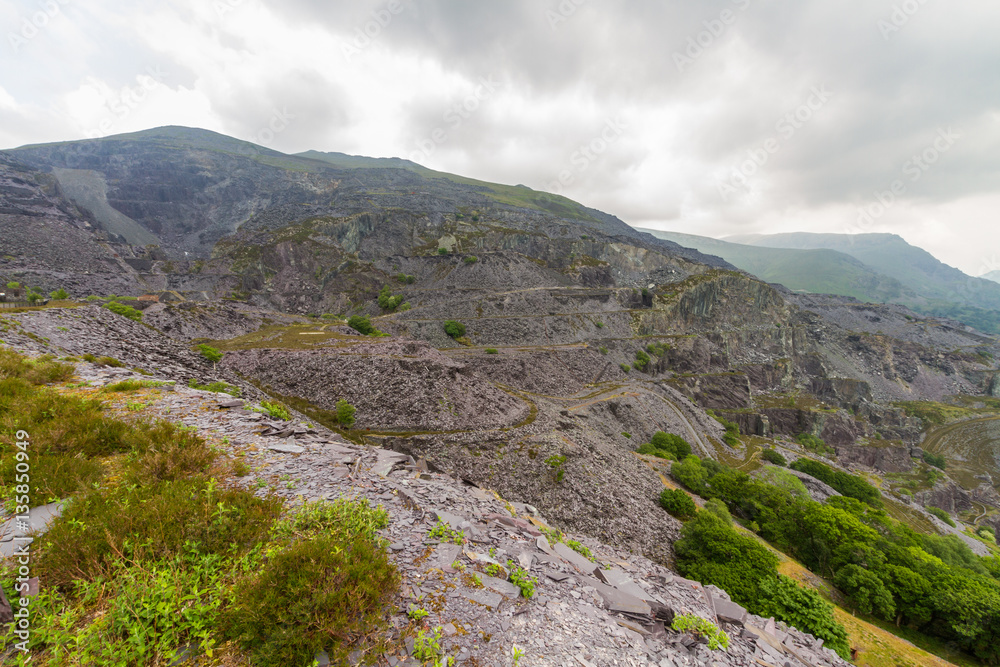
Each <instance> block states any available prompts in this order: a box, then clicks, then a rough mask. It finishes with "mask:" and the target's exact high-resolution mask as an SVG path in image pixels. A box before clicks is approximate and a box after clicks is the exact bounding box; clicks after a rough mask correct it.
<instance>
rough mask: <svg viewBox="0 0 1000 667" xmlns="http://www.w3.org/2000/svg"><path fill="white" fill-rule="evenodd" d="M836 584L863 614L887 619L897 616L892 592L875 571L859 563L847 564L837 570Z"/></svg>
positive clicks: (834, 580) (834, 579) (834, 581)
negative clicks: (870, 570)
mask: <svg viewBox="0 0 1000 667" xmlns="http://www.w3.org/2000/svg"><path fill="white" fill-rule="evenodd" d="M833 583H834V585H836V586H837V588H839V589H840V590H842V591H843V592H844V593H846V594H847V597H848V599H850V601H851V604H852V605H854V608H855V609H857V610H858V611H860V612H861V613H862V614H872V615H875V616H878V617H879V618H881V619H885V620H887V621H891V620H894V619H895V617H896V604H895V602H893V600H892V593H890V592H889V589H888V588H886V586H885V584H884V583H882V580H881V579H880V578H879V577H878V576H877V575H876V574H875V573H874V572H869V571H868V570H866V569H864V568H863V567H861V566H859V565H854V564H851V565H845V566H844V567H842V568H840V569H839V570H837V574H836V576H835V577H834V578H833Z"/></svg>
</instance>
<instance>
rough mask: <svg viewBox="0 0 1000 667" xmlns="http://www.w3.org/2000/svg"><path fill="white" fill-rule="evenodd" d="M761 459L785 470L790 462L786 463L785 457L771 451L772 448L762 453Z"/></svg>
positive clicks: (773, 450) (774, 450)
mask: <svg viewBox="0 0 1000 667" xmlns="http://www.w3.org/2000/svg"><path fill="white" fill-rule="evenodd" d="M760 457H761V458H762V459H764V460H765V461H767V462H768V463H770V464H772V465H776V466H779V467H781V468H784V467H785V466H787V465H788V461H786V460H785V457H784V456H782V454H781V452H779V451H778V450H776V449H771V448H768V449H765V450H764V451H762V452H761V453H760Z"/></svg>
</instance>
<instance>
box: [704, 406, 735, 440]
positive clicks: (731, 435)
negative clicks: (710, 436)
mask: <svg viewBox="0 0 1000 667" xmlns="http://www.w3.org/2000/svg"><path fill="white" fill-rule="evenodd" d="M705 412H706V413H707V414H708V416H710V417H711V418H712V419H714V420H715V421H717V422H719V423H720V424H722V426H723V428H725V429H726V432H725V433H723V434H722V441H723V442H725V443H726V444H727V445H729V446H730V447H739V445H740V438H739V436H740V425H739V424H737V423H736V422H731V421H729V420H728V419H726V418H725V417H722V416H720V415H717V414H715V412H714V411H713V410H706V411H705Z"/></svg>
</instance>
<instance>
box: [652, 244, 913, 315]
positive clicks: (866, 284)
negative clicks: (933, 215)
mask: <svg viewBox="0 0 1000 667" xmlns="http://www.w3.org/2000/svg"><path fill="white" fill-rule="evenodd" d="M639 229H640V231H644V232H647V233H649V234H652V235H653V236H655V237H657V238H660V239H664V240H667V241H673V242H675V243H678V244H680V245H682V246H686V247H688V248H695V249H697V250H699V251H701V252H703V253H705V254H708V255H717V256H719V257H721V258H722V259H724V260H726V261H727V262H729V263H730V264H732V265H733V266H736V267H737V268H740V269H743V270H744V271H746V272H747V273H752V274H753V275H755V276H757V277H758V278H760V279H761V280H766V281H767V282H769V283H780V284H781V285H784V286H785V287H787V288H788V289H790V290H795V291H802V292H810V293H813V294H839V295H841V296H849V297H854V298H856V299H860V300H862V301H871V302H875V303H889V302H899V300H900V299H903V298H909V299H916V294H915V293H914V292H913V291H912V290H910V289H908V288H907V287H905V286H904V285H903V284H902V283H901V282H899V281H898V280H896V279H894V278H890V277H888V276H885V275H882V274H880V273H878V272H876V271H874V270H872V269H871V268H870V267H868V266H866V265H865V264H863V263H862V262H860V261H858V260H857V259H855V258H853V257H851V256H850V255H847V254H845V253H842V252H839V251H836V250H825V249H819V250H786V249H782V248H768V247H758V246H752V245H745V244H740V243H729V242H727V241H720V240H718V239H712V238H708V237H706V236H695V235H692V234H681V233H679V232H663V231H658V230H653V229H641V228H639Z"/></svg>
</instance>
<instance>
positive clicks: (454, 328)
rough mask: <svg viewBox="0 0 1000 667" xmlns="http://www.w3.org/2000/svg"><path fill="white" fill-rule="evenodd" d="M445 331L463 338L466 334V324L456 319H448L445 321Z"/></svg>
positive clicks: (452, 335)
mask: <svg viewBox="0 0 1000 667" xmlns="http://www.w3.org/2000/svg"><path fill="white" fill-rule="evenodd" d="M444 332H445V333H446V334H448V335H449V336H451V337H452V338H456V339H457V338H461V337H462V336H464V335H465V325H464V324H462V323H461V322H456V321H455V320H446V321H445V323H444Z"/></svg>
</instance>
